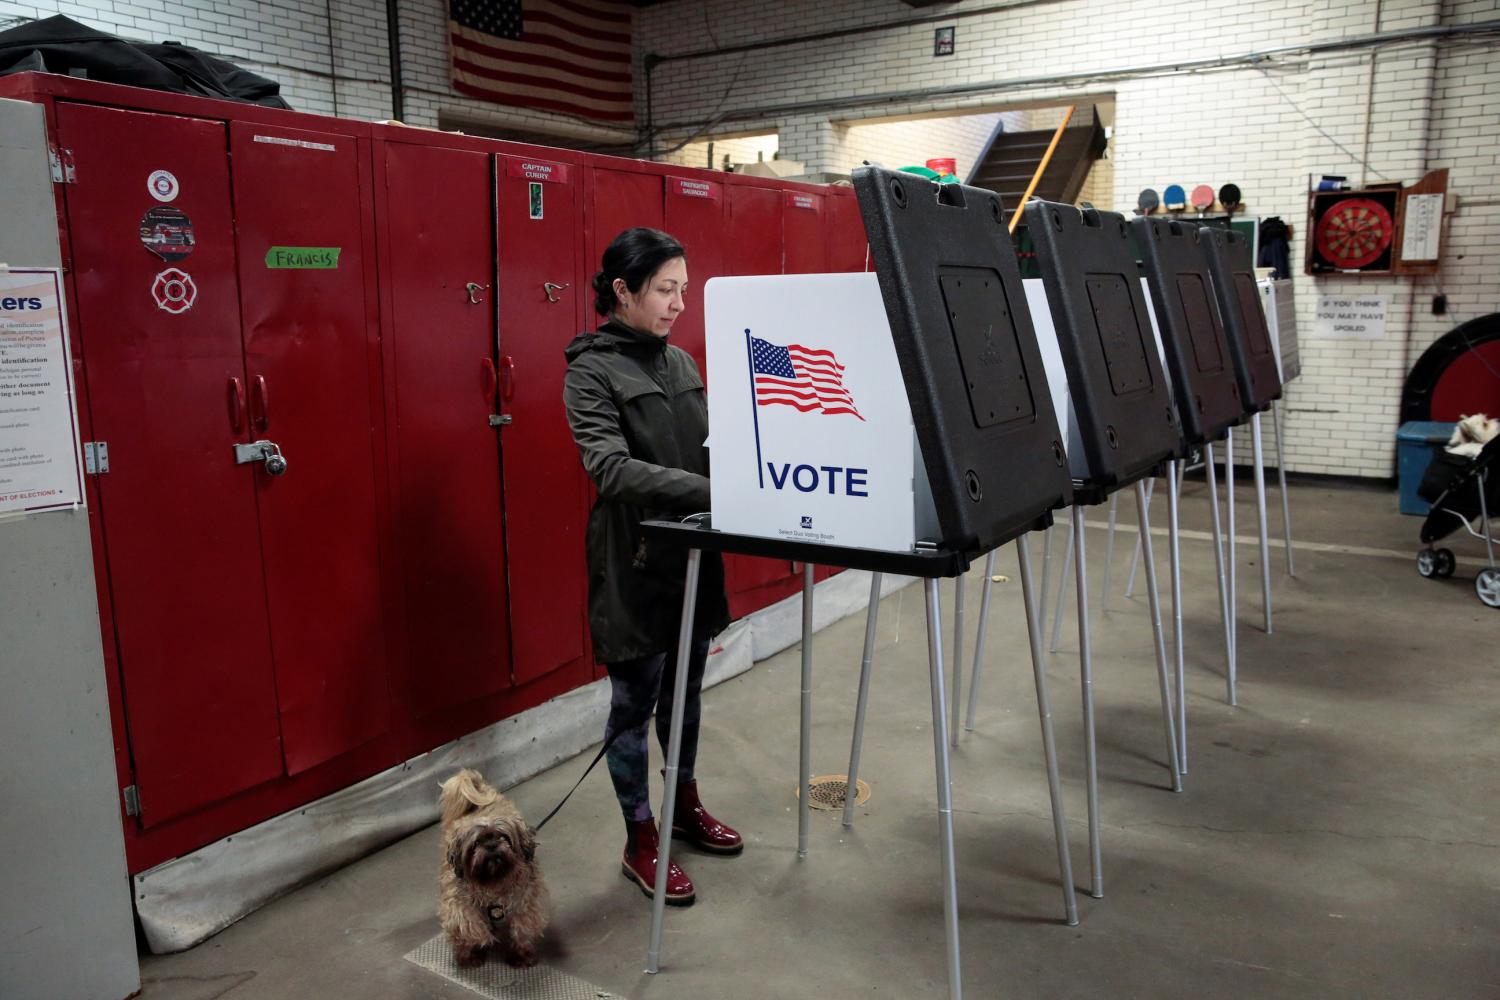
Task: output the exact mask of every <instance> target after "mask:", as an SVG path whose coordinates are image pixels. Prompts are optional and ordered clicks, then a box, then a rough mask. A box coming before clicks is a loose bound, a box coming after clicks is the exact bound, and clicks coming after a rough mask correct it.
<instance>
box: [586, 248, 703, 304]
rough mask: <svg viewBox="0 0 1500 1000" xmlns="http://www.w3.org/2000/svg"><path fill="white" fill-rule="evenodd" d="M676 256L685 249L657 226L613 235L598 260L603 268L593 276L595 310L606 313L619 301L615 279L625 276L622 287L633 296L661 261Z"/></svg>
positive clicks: (685, 254) (679, 255)
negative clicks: (601, 257)
mask: <svg viewBox="0 0 1500 1000" xmlns="http://www.w3.org/2000/svg"><path fill="white" fill-rule="evenodd" d="M676 257H684V258H685V257H687V251H685V250H683V249H682V244H681V243H678V242H677V241H676V240H675V239H673V238H672V237H670V236H668V235H667V234H666V233H664V232H662V231H661V230H659V229H647V228H645V227H644V226H638V227H636V228H635V229H627V230H625V231H624V232H623V233H621V234H620V235H619V236H616V237H615V238H614V241H613V242H612V243H610V245H609V248H608V249H606V250H605V251H604V259H603V260H602V261H600V262H599V266H600V267H601V268H603V270H601V271H600V272H599V273H598V274H596V275H594V312H596V313H598V314H599V315H600V316H608V315H609V314H610V313H611V312H613V311H614V308H615V306H617V305H619V304H620V300H619V298H618V297H617V296H616V295H615V279H616V278H624V279H625V287H626V288H628V289H630V292H631V294H632V295H634V294H635V293H637V292H639V291H640V290H641V286H642V285H644V284H645V283H646V282H647V281H649V280H650V278H651V276H652V275H653V274H655V273H656V272H657V271H659V270H661V266H662V265H663V264H665V263H666V262H667V261H669V260H672V259H673V258H676Z"/></svg>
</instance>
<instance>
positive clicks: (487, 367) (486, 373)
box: [479, 358, 498, 401]
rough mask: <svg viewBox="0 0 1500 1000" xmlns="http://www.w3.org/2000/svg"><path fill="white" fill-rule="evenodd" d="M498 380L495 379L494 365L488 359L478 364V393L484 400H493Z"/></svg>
mask: <svg viewBox="0 0 1500 1000" xmlns="http://www.w3.org/2000/svg"><path fill="white" fill-rule="evenodd" d="M497 383H498V380H497V379H496V377H495V363H494V362H493V361H491V360H490V359H489V358H484V359H483V360H481V361H480V362H479V391H480V393H481V394H482V395H483V396H484V398H485V400H486V401H488V400H491V399H494V398H495V387H496V385H497Z"/></svg>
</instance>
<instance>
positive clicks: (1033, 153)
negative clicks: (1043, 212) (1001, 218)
mask: <svg viewBox="0 0 1500 1000" xmlns="http://www.w3.org/2000/svg"><path fill="white" fill-rule="evenodd" d="M1055 131H1056V130H1055V129H1038V130H1036V131H1032V132H1003V131H1000V130H999V129H996V130H995V133H994V134H993V135H992V136H990V144H989V146H988V147H986V149H985V151H984V152H983V153H981V154H980V155H979V157H978V158H977V159H976V160H975V167H974V170H973V171H972V172H971V173H970V174H969V178H968V180H967V181H966V183H968V184H972V185H974V186H975V187H982V188H988V189H989V190H991V191H994V192H996V193H997V194H999V195H1000V202H1001V204H1002V205H1004V206H1005V219H1006V221H1007V222H1009V221H1010V216H1011V213H1013V212H1014V211H1015V210H1016V209H1017V208H1019V207H1020V202H1021V198H1022V196H1023V195H1024V194H1025V193H1026V187H1027V185H1029V184H1030V183H1031V178H1032V175H1033V174H1035V173H1036V168H1037V166H1038V164H1040V163H1041V162H1042V156H1043V155H1044V154H1045V153H1046V152H1047V146H1048V145H1050V144H1051V142H1052V136H1053V134H1054V133H1055ZM1104 147H1105V137H1104V126H1103V125H1101V124H1100V123H1099V115H1098V113H1097V112H1096V111H1095V110H1094V108H1093V106H1089V107H1086V108H1079V109H1078V110H1077V111H1075V112H1073V117H1072V119H1071V120H1070V121H1069V122H1068V127H1067V128H1066V129H1064V130H1063V135H1062V139H1061V140H1060V141H1059V142H1058V144H1057V151H1056V152H1054V153H1053V154H1052V162H1050V163H1049V164H1047V169H1046V171H1045V172H1044V173H1043V174H1042V179H1041V182H1040V183H1039V184H1038V185H1037V188H1036V190H1035V191H1034V192H1032V197H1034V198H1041V199H1043V200H1045V201H1061V202H1067V203H1071V202H1072V201H1073V200H1074V199H1076V198H1077V197H1078V192H1079V191H1081V190H1082V189H1083V182H1084V180H1085V179H1087V177H1088V175H1089V170H1090V169H1091V168H1092V167H1093V165H1094V161H1095V160H1097V159H1099V157H1101V156H1103V155H1104Z"/></svg>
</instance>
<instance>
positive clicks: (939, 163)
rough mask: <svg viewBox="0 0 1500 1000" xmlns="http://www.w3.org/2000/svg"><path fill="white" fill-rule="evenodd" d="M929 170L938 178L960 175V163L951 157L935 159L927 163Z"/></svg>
mask: <svg viewBox="0 0 1500 1000" xmlns="http://www.w3.org/2000/svg"><path fill="white" fill-rule="evenodd" d="M927 169H928V170H931V171H932V172H933V173H935V174H937V175H938V176H942V175H944V174H956V173H958V161H957V160H956V159H954V158H953V157H951V156H939V157H934V158H933V159H931V160H928V161H927Z"/></svg>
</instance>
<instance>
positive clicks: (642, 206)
mask: <svg viewBox="0 0 1500 1000" xmlns="http://www.w3.org/2000/svg"><path fill="white" fill-rule="evenodd" d="M610 162H611V161H610V160H607V159H605V158H603V157H595V165H594V166H592V167H591V168H590V170H589V175H590V180H591V183H590V185H589V208H588V216H587V218H586V220H585V231H586V233H587V236H586V239H585V243H586V245H587V249H588V278H589V280H592V279H593V277H594V272H595V271H597V270H599V260H600V258H601V257H602V256H603V255H604V249H605V248H606V247H608V246H609V243H610V241H611V240H613V239H614V238H615V237H616V236H618V235H619V234H620V233H621V232H623V231H624V230H626V229H632V228H634V227H636V226H647V227H649V228H651V229H661V228H663V226H664V212H663V206H662V190H663V187H662V177H661V175H660V174H657V173H651V172H647V171H646V170H645V169H643V168H640V167H635V168H634V169H619V168H617V167H612V166H604V165H602V164H606V163H610ZM616 162H618V161H616ZM627 164H629V161H626V163H625V164H622V166H625V165H627Z"/></svg>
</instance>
